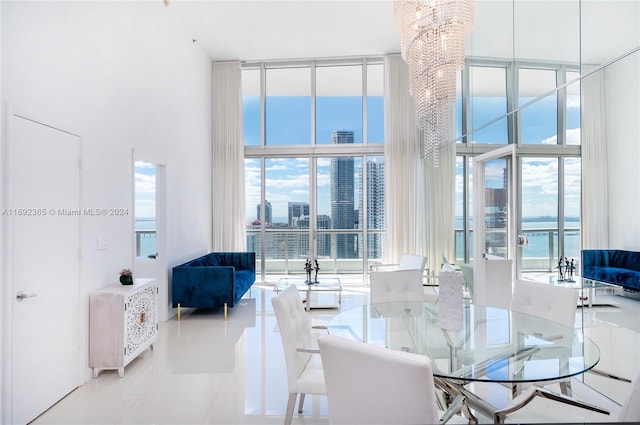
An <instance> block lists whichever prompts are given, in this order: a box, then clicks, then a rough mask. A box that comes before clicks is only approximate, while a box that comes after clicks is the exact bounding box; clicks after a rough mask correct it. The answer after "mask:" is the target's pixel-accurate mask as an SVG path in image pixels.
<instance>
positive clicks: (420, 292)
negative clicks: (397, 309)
mask: <svg viewBox="0 0 640 425" xmlns="http://www.w3.org/2000/svg"><path fill="white" fill-rule="evenodd" d="M369 290H370V293H371V300H370V301H371V304H377V303H386V302H395V301H424V300H425V293H424V286H423V284H422V270H420V269H413V270H390V271H380V272H377V271H372V272H371V273H370V275H369Z"/></svg>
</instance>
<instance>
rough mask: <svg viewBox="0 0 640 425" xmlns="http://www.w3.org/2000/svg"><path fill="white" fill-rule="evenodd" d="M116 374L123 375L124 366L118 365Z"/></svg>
mask: <svg viewBox="0 0 640 425" xmlns="http://www.w3.org/2000/svg"><path fill="white" fill-rule="evenodd" d="M118 375H120V377H121V378H122V377H124V367H119V368H118Z"/></svg>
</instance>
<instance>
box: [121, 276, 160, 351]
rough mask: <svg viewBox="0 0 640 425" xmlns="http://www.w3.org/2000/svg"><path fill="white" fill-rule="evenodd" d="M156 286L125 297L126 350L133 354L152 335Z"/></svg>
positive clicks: (153, 332)
mask: <svg viewBox="0 0 640 425" xmlns="http://www.w3.org/2000/svg"><path fill="white" fill-rule="evenodd" d="M155 292H156V287H155V286H153V287H150V288H146V289H144V290H142V291H140V292H136V293H135V294H132V295H131V296H130V297H129V298H128V299H127V313H126V317H127V319H126V320H127V323H126V330H127V332H126V334H127V340H126V350H125V353H126V355H127V356H130V355H133V354H134V353H136V352H137V351H138V350H139V349H141V348H143V347H144V343H145V342H146V341H148V340H149V339H150V338H151V337H153V336H154V335H155V333H156V331H157V329H156V322H157V320H156V296H155Z"/></svg>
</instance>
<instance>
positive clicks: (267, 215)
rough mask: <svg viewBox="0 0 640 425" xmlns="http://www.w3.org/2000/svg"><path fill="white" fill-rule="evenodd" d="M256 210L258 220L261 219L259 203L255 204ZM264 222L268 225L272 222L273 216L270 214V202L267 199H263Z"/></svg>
mask: <svg viewBox="0 0 640 425" xmlns="http://www.w3.org/2000/svg"><path fill="white" fill-rule="evenodd" d="M256 210H257V217H256V218H257V219H258V220H262V218H260V211H261V205H260V204H258V205H256ZM264 222H265V224H266V225H270V224H272V223H273V217H272V216H271V202H269V201H267V200H265V201H264Z"/></svg>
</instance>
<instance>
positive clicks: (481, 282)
mask: <svg viewBox="0 0 640 425" xmlns="http://www.w3.org/2000/svg"><path fill="white" fill-rule="evenodd" d="M515 163H516V155H515V145H508V146H505V147H502V148H499V149H495V150H493V151H490V152H487V153H486V154H483V155H479V156H477V157H475V158H474V159H473V170H474V185H473V205H474V211H473V235H474V236H473V258H474V266H473V291H474V302H475V303H477V304H482V305H493V306H498V307H503V308H508V307H509V304H510V302H511V293H512V283H513V276H514V270H513V258H514V254H515V244H516V237H515V234H516V228H515V222H516V221H515V217H516V202H515V196H514V193H515V192H514V188H515V187H516V182H517V180H516V168H515Z"/></svg>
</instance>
